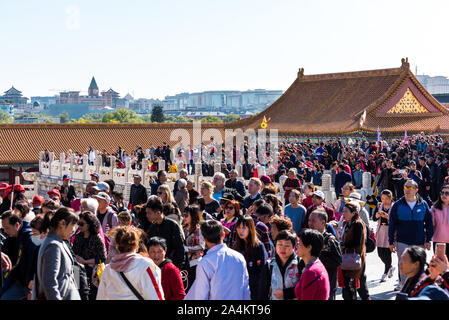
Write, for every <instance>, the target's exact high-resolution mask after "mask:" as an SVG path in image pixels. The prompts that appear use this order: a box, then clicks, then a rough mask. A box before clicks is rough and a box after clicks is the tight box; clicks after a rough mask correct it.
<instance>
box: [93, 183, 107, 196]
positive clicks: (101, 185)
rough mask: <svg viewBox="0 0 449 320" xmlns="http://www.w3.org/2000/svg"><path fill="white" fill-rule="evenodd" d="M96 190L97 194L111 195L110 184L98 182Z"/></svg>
mask: <svg viewBox="0 0 449 320" xmlns="http://www.w3.org/2000/svg"><path fill="white" fill-rule="evenodd" d="M94 190H95V191H97V192H104V193H106V194H108V195H109V190H110V187H109V184H107V183H106V182H98V183H97V185H96V186H95V187H94Z"/></svg>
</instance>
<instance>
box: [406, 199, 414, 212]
mask: <svg viewBox="0 0 449 320" xmlns="http://www.w3.org/2000/svg"><path fill="white" fill-rule="evenodd" d="M407 204H408V206H409V207H410V209H412V210H413V208H414V207H415V204H416V200H415V201H413V202H408V201H407Z"/></svg>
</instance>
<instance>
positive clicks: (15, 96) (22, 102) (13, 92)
mask: <svg viewBox="0 0 449 320" xmlns="http://www.w3.org/2000/svg"><path fill="white" fill-rule="evenodd" d="M0 101H3V102H6V103H8V102H9V103H12V104H13V106H14V107H15V108H25V107H26V105H27V101H28V98H26V97H23V96H22V92H21V91H19V90H17V89H16V88H14V86H12V87H11V89H9V90H8V91H5V94H4V95H3V96H0Z"/></svg>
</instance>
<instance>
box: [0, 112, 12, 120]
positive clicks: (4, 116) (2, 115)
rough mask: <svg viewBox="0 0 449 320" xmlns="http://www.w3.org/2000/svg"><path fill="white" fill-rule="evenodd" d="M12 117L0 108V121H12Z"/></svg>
mask: <svg viewBox="0 0 449 320" xmlns="http://www.w3.org/2000/svg"><path fill="white" fill-rule="evenodd" d="M13 122H14V118H13V117H12V116H11V115H10V114H9V113H8V112H5V111H3V110H0V123H13Z"/></svg>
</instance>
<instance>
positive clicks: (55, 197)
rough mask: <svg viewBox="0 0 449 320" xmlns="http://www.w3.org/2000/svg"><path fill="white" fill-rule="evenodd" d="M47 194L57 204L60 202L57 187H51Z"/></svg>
mask: <svg viewBox="0 0 449 320" xmlns="http://www.w3.org/2000/svg"><path fill="white" fill-rule="evenodd" d="M47 194H48V195H49V196H50V199H52V200H53V201H55V202H56V203H58V204H59V205H60V204H61V193H60V192H59V190H58V189H52V190H50V191H48V192H47Z"/></svg>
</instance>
